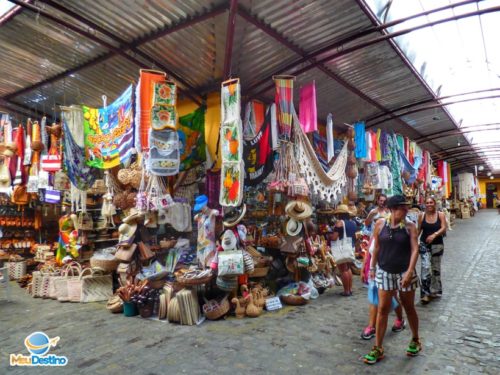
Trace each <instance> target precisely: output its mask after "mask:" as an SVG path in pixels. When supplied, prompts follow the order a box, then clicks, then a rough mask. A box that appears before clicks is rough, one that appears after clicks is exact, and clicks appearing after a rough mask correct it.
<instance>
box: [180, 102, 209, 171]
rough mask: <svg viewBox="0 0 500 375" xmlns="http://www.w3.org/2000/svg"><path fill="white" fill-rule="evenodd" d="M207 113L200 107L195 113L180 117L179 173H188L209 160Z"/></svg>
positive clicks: (204, 108)
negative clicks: (206, 132)
mask: <svg viewBox="0 0 500 375" xmlns="http://www.w3.org/2000/svg"><path fill="white" fill-rule="evenodd" d="M205 111H206V107H203V106H202V107H199V108H198V109H196V110H195V111H194V112H191V113H189V114H187V115H185V116H182V117H179V128H178V130H177V132H178V134H179V147H180V152H181V156H180V159H181V164H180V167H179V171H186V170H188V169H191V168H193V167H196V166H197V165H200V164H201V163H203V162H205V161H206V160H207V155H206V151H205V149H206V145H205Z"/></svg>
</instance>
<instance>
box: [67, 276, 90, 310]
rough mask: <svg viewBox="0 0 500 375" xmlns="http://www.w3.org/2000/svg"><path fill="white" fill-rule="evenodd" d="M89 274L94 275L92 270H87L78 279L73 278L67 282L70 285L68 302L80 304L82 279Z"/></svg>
mask: <svg viewBox="0 0 500 375" xmlns="http://www.w3.org/2000/svg"><path fill="white" fill-rule="evenodd" d="M86 273H88V274H90V275H92V269H90V268H85V269H84V270H83V271H82V272H80V275H79V276H78V277H73V278H71V279H68V280H67V285H68V301H70V302H80V298H81V295H82V278H83V276H85V274H86Z"/></svg>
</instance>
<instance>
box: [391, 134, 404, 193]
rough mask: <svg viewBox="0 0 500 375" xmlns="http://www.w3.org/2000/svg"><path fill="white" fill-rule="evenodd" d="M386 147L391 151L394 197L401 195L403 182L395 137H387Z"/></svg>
mask: <svg viewBox="0 0 500 375" xmlns="http://www.w3.org/2000/svg"><path fill="white" fill-rule="evenodd" d="M388 145H389V149H390V150H391V174H392V193H393V194H394V195H402V194H403V181H402V179H401V167H400V164H399V159H400V158H399V154H398V140H397V138H396V136H395V135H393V136H391V137H389V142H388Z"/></svg>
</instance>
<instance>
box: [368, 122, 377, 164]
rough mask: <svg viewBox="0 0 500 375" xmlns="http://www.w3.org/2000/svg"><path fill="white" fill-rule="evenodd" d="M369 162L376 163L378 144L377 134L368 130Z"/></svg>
mask: <svg viewBox="0 0 500 375" xmlns="http://www.w3.org/2000/svg"><path fill="white" fill-rule="evenodd" d="M369 133H370V161H371V162H376V161H377V149H378V142H377V133H375V132H374V131H371V130H370V132H369Z"/></svg>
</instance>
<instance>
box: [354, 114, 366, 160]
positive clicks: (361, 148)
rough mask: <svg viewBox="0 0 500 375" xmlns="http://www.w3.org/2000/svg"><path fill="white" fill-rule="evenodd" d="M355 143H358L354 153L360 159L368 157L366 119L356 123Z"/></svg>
mask: <svg viewBox="0 0 500 375" xmlns="http://www.w3.org/2000/svg"><path fill="white" fill-rule="evenodd" d="M354 143H355V144H356V149H355V150H354V155H355V156H356V157H357V158H360V159H361V158H366V155H367V151H368V150H367V147H368V146H367V144H366V137H365V123H364V121H358V122H356V123H355V124H354Z"/></svg>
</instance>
